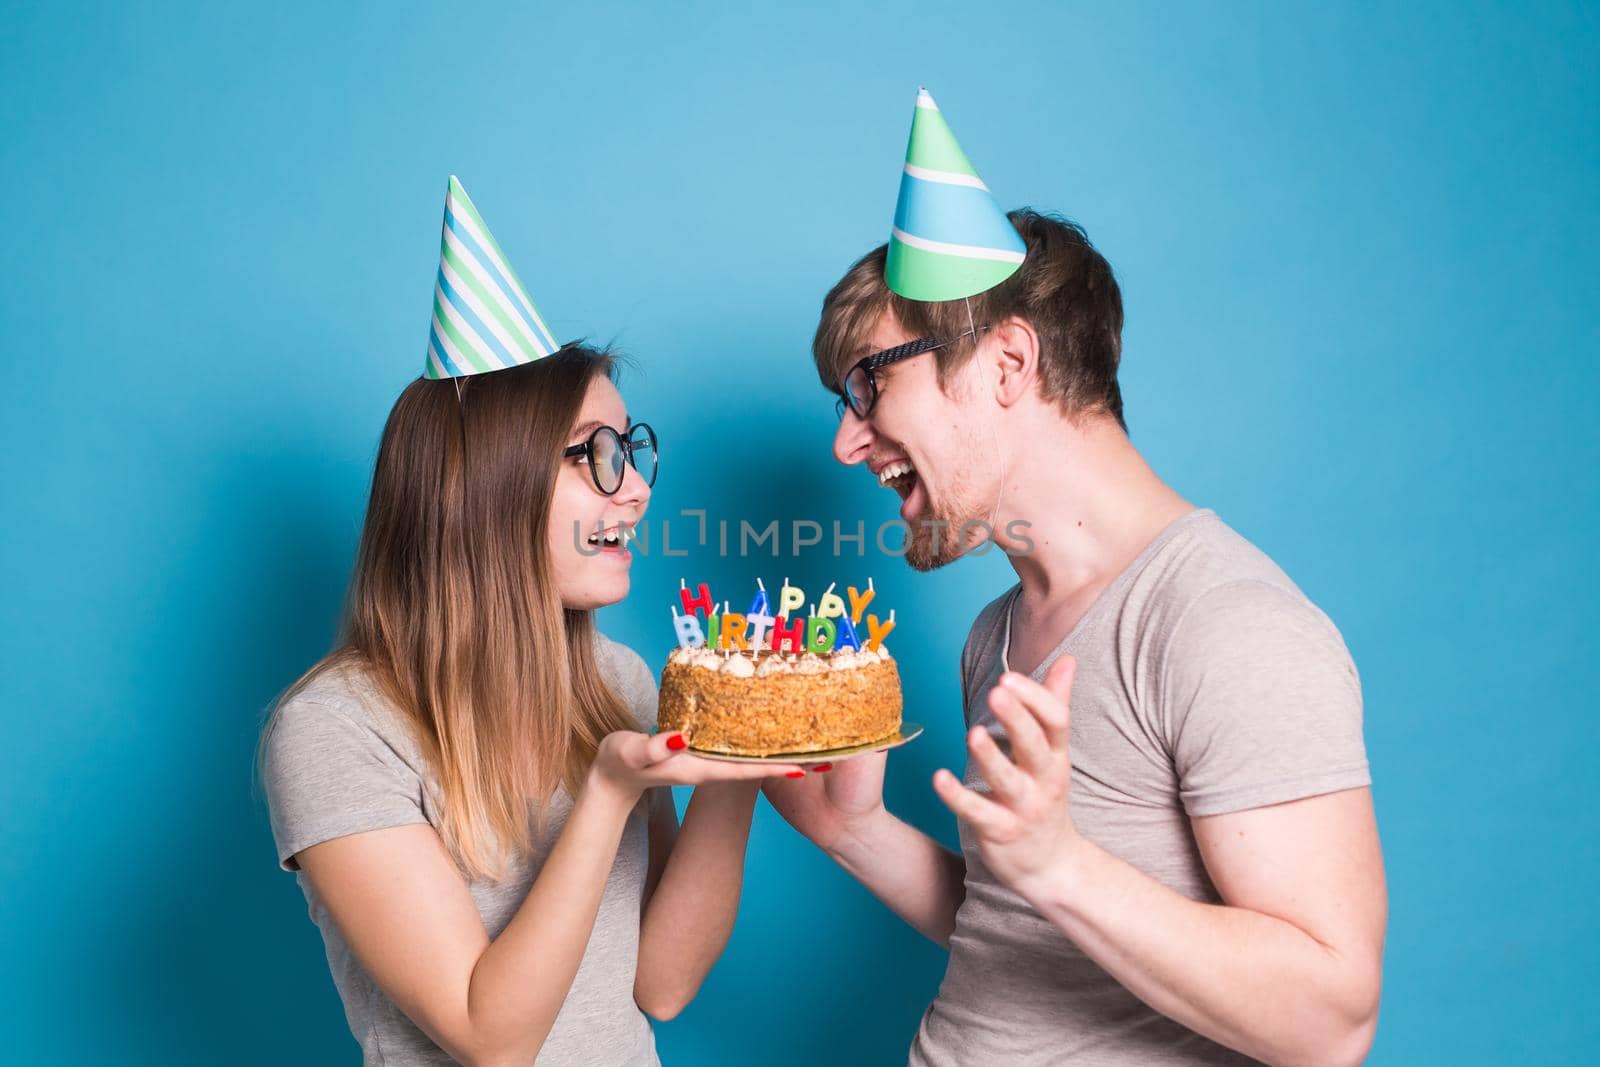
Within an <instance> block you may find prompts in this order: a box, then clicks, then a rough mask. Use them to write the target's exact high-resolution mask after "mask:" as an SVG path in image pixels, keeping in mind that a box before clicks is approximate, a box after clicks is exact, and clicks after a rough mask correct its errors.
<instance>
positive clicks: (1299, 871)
mask: <svg viewBox="0 0 1600 1067" xmlns="http://www.w3.org/2000/svg"><path fill="white" fill-rule="evenodd" d="M1073 666H1074V664H1073V662H1072V660H1071V658H1070V657H1062V659H1061V661H1060V662H1058V663H1057V664H1056V665H1055V666H1054V667H1052V669H1051V671H1050V674H1049V676H1048V677H1047V678H1046V682H1045V685H1044V686H1040V685H1038V684H1037V683H1035V682H1033V681H1032V680H1030V679H1028V678H1025V677H1022V676H1021V675H1016V674H1008V675H1006V677H1005V678H1004V680H1003V682H1002V684H1001V685H1000V686H997V687H996V689H995V690H994V692H993V694H992V695H991V697H990V706H991V708H992V709H993V710H994V714H995V717H996V719H998V720H999V721H1000V723H1001V724H1002V725H1003V726H1005V728H1006V731H1007V735H1008V736H1009V738H1010V739H1011V746H1012V757H1011V759H1007V757H1006V756H1005V755H1003V754H1002V753H1001V752H1000V750H999V747H998V746H997V745H996V743H995V741H994V739H993V738H992V737H991V736H990V735H989V734H988V733H987V732H986V731H984V730H982V729H975V730H974V731H972V733H971V734H970V735H969V737H968V746H969V750H970V753H971V757H972V759H973V761H974V762H975V763H976V765H977V766H978V767H979V768H980V769H981V770H982V772H983V775H984V778H985V780H986V781H987V782H988V783H989V785H990V788H991V792H990V793H988V794H987V795H985V794H981V793H978V792H975V791H973V790H970V789H967V788H965V787H964V786H962V785H961V783H960V782H959V781H957V780H956V778H955V776H954V775H952V774H950V772H948V771H940V772H939V773H938V774H937V775H936V776H935V779H934V787H935V789H936V790H938V792H939V794H940V796H941V797H942V798H943V799H944V800H945V802H946V803H947V804H949V805H950V807H951V808H952V809H953V810H954V811H955V812H956V814H957V815H958V816H959V817H961V818H964V819H967V820H968V821H969V823H970V824H971V826H972V829H973V831H974V833H975V834H976V835H977V838H978V845H979V848H980V850H981V851H982V854H983V856H984V860H985V862H986V863H988V864H989V866H990V867H991V869H993V870H994V872H995V874H996V876H997V877H998V878H1000V880H1001V881H1003V882H1005V883H1006V884H1007V885H1009V886H1011V887H1012V888H1013V889H1015V890H1016V891H1017V892H1018V893H1020V894H1021V895H1022V896H1023V897H1024V898H1025V899H1027V900H1028V902H1029V903H1030V904H1032V905H1033V906H1034V907H1035V908H1036V909H1037V910H1038V911H1039V912H1040V913H1041V914H1043V915H1044V916H1046V917H1047V918H1049V919H1050V921H1051V922H1052V923H1054V924H1055V925H1056V926H1057V927H1058V928H1059V929H1060V930H1061V931H1062V933H1064V934H1065V935H1066V936H1067V937H1068V938H1070V939H1071V940H1072V941H1073V942H1074V943H1075V944H1076V945H1078V947H1079V948H1081V949H1082V950H1083V951H1084V952H1085V953H1086V954H1087V955H1088V956H1089V957H1090V958H1092V959H1093V960H1094V961H1095V962H1096V963H1098V964H1100V966H1102V967H1104V968H1105V969H1106V970H1107V971H1108V972H1109V973H1110V974H1111V975H1113V976H1114V977H1115V978H1116V979H1117V980H1118V981H1120V982H1121V983H1122V984H1123V985H1125V986H1126V987H1127V988H1128V989H1129V990H1131V991H1132V992H1133V993H1134V994H1136V995H1137V996H1139V997H1140V998H1141V999H1142V1000H1144V1001H1145V1002H1146V1003H1148V1004H1149V1005H1150V1006H1151V1007H1153V1008H1155V1009H1156V1010H1157V1011H1160V1012H1161V1013H1162V1014H1164V1015H1167V1016H1170V1017H1171V1018H1173V1019H1176V1020H1177V1021H1178V1022H1181V1023H1183V1024H1184V1025H1185V1026H1188V1027H1189V1028H1191V1029H1193V1030H1196V1031H1198V1032H1199V1033H1202V1034H1205V1035H1206V1036H1207V1037H1210V1038H1212V1039H1213V1040H1215V1041H1218V1042H1220V1043H1222V1044H1224V1045H1227V1046H1229V1047H1230V1048H1234V1049H1237V1050H1239V1051H1241V1052H1244V1053H1245V1054H1247V1055H1250V1056H1253V1057H1255V1058H1257V1059H1261V1060H1265V1061H1266V1062H1268V1063H1274V1064H1296V1065H1298V1064H1308V1065H1322V1064H1336V1065H1343V1064H1354V1063H1359V1062H1361V1060H1362V1058H1363V1057H1364V1056H1365V1055H1366V1052H1367V1049H1368V1048H1369V1047H1370V1045H1371V1042H1372V1035H1373V1032H1374V1030H1375V1028H1376V1021H1377V1009H1378V995H1379V988H1380V982H1381V972H1382V956H1383V937H1384V925H1385V922H1386V917H1387V898H1386V892H1385V888H1384V877H1383V861H1382V856H1381V854H1380V851H1379V847H1378V834H1377V827H1376V821H1375V819H1374V817H1373V811H1372V797H1371V791H1370V790H1368V789H1365V788H1361V789H1349V790H1344V791H1342V792H1338V793H1331V794H1327V795H1325V796H1319V797H1312V798H1308V799H1305V800H1298V801H1293V802H1290V803H1285V804H1278V805H1273V806H1270V807H1264V808H1257V809H1254V810H1250V811H1242V812H1236V813H1233V814H1228V815H1215V816H1208V817H1204V818H1197V819H1194V820H1193V826H1194V830H1195V835H1196V839H1197V841H1198V843H1199V846H1200V850H1201V856H1202V858H1203V859H1204V861H1205V864H1206V868H1207V871H1208V872H1209V874H1210V876H1211V879H1212V881H1213V883H1214V884H1215V885H1216V887H1217V890H1218V892H1219V893H1220V894H1221V896H1222V898H1223V900H1224V901H1225V903H1224V904H1222V905H1212V904H1201V903H1197V902H1195V901H1192V900H1189V899H1188V898H1186V897H1184V896H1183V895H1181V894H1179V893H1177V892H1175V891H1173V890H1172V889H1169V888H1168V887H1166V886H1164V885H1162V884H1161V883H1160V882H1158V881H1156V880H1155V879H1153V878H1151V877H1150V876H1149V875H1146V874H1144V873H1143V872H1141V871H1139V870H1137V869H1136V868H1134V867H1132V866H1131V865H1129V864H1128V863H1126V862H1124V861H1123V860H1121V859H1118V858H1117V857H1115V856H1112V855H1111V854H1110V853H1108V852H1106V851H1104V850H1103V849H1101V848H1099V847H1098V846H1096V845H1094V844H1093V843H1091V842H1089V841H1086V840H1085V839H1083V838H1082V837H1080V836H1078V834H1077V832H1076V830H1075V829H1074V827H1073V825H1072V820H1071V814H1070V809H1069V805H1068V788H1069V784H1070V780H1071V773H1072V764H1071V758H1070V754H1069V751H1068V744H1067V742H1068V737H1069V721H1070V712H1069V711H1068V708H1067V700H1066V698H1067V694H1068V693H1070V692H1071V685H1072V670H1073ZM1013 761H1015V762H1013Z"/></svg>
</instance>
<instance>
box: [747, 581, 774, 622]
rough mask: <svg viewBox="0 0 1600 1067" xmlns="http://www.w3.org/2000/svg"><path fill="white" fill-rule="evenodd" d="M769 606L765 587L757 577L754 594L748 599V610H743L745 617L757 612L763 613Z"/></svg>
mask: <svg viewBox="0 0 1600 1067" xmlns="http://www.w3.org/2000/svg"><path fill="white" fill-rule="evenodd" d="M769 607H770V606H769V605H768V604H767V587H766V586H765V585H763V584H762V583H761V579H760V578H757V579H756V595H755V597H754V598H753V599H752V600H751V601H750V610H749V611H747V612H745V615H746V616H747V617H748V616H751V615H757V614H760V615H765V614H766V613H767V611H768V610H769Z"/></svg>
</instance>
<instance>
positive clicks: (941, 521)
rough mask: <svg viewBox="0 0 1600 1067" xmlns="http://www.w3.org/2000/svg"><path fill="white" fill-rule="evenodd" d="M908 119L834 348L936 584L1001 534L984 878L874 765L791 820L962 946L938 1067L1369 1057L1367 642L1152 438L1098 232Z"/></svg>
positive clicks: (832, 354) (981, 621) (1378, 927)
mask: <svg viewBox="0 0 1600 1067" xmlns="http://www.w3.org/2000/svg"><path fill="white" fill-rule="evenodd" d="M916 114H917V118H916V120H915V123H914V125H913V132H912V139H911V150H910V153H909V155H908V161H907V166H906V176H905V178H904V179H903V181H902V188H901V198H900V209H899V211H898V213H897V216H896V225H895V229H894V231H893V236H892V238H891V241H890V243H889V244H888V245H887V246H884V247H880V248H878V249H876V250H874V251H872V252H870V253H868V254H867V255H866V256H865V257H863V258H862V259H861V260H860V261H859V262H857V263H856V264H855V265H854V266H853V267H851V268H850V270H849V272H848V273H846V275H845V276H844V278H843V279H842V280H841V281H840V282H839V283H838V285H836V286H835V287H834V289H833V290H832V292H830V293H829V294H828V297H827V299H826V300H825V302H824V304H823V312H822V321H821V324H820V325H819V327H818V330H817V337H816V343H815V349H814V354H815V358H816V363H817V370H818V372H819V374H820V376H821V378H822V381H823V383H824V384H825V385H827V386H828V387H829V388H831V389H833V390H834V391H836V392H838V393H840V394H841V405H842V412H841V419H840V424H839V429H838V433H837V434H836V435H835V438H834V443H833V451H834V455H835V456H836V458H838V460H839V461H840V462H841V463H845V464H864V465H865V466H866V467H867V468H868V469H869V470H870V471H871V472H872V473H873V474H874V475H876V476H877V477H878V479H879V481H880V482H882V483H884V484H886V485H888V486H889V487H891V488H893V489H894V490H895V491H896V492H897V493H898V494H899V496H900V497H901V500H902V503H901V506H900V514H901V517H902V518H903V519H904V520H905V521H906V522H907V523H908V524H909V526H910V527H911V530H912V533H911V535H910V537H909V539H908V551H907V554H906V558H907V560H908V561H909V562H910V563H911V565H912V566H913V567H915V568H917V569H918V570H930V569H932V568H934V567H940V566H943V565H944V564H946V563H949V562H951V561H952V560H954V559H956V558H958V557H959V556H961V555H962V554H963V553H964V552H965V551H967V550H968V549H970V548H971V547H972V546H973V545H975V544H977V543H980V542H981V541H983V540H984V539H985V538H986V537H988V536H989V535H988V533H987V531H991V530H992V531H994V533H993V540H994V541H995V542H996V543H997V544H999V545H1000V546H1001V547H1002V548H1003V549H1004V550H1006V552H1007V553H1008V554H1009V555H1010V559H1011V563H1012V565H1013V566H1014V568H1015V569H1016V572H1017V576H1018V578H1019V582H1018V584H1017V585H1016V586H1014V587H1013V588H1012V589H1010V590H1009V591H1007V592H1006V593H1005V594H1004V595H1002V596H1001V597H999V598H998V599H997V600H995V601H994V602H992V603H991V604H989V606H988V607H986V608H985V609H984V610H983V611H982V612H981V613H980V614H979V616H978V619H977V621H976V623H975V624H974V625H973V627H972V630H971V633H970V635H969V637H968V639H967V644H966V648H965V651H964V652H963V654H962V660H961V685H962V694H963V699H964V702H965V712H966V718H967V724H968V727H969V734H968V738H967V747H968V767H967V770H966V774H965V777H964V779H957V778H956V777H955V776H954V775H953V774H951V773H950V772H949V771H940V772H939V773H938V774H937V775H935V776H934V781H933V787H934V789H935V790H936V791H937V792H938V794H939V796H940V797H941V798H942V799H943V800H944V802H945V803H946V804H947V805H948V806H949V807H950V809H951V810H952V811H953V812H954V813H955V814H956V817H957V822H958V826H959V829H960V838H961V846H962V847H961V853H960V854H959V855H957V854H954V853H951V852H949V851H948V850H946V849H944V848H942V847H941V846H940V845H938V844H937V843H936V842H934V841H933V840H932V839H931V838H929V837H928V836H926V835H925V834H923V833H921V832H920V831H918V830H916V829H914V828H913V827H911V826H909V825H907V824H906V823H904V822H902V821H900V820H899V819H897V818H895V817H894V816H893V815H892V814H890V813H889V812H888V811H886V810H885V809H884V806H883V795H882V788H883V773H884V762H885V759H886V757H885V756H884V755H882V754H879V755H876V756H872V757H861V758H858V759H855V760H851V761H848V762H845V763H842V764H841V765H839V766H838V767H837V768H836V769H835V770H834V771H833V772H832V773H830V774H827V775H821V776H818V775H811V776H808V777H807V778H805V779H803V780H799V781H793V782H789V781H785V782H781V783H775V784H772V785H769V786H768V787H767V794H768V796H769V798H770V799H771V800H772V802H773V804H774V805H775V806H776V807H777V808H778V810H779V811H780V812H781V813H782V814H783V815H784V817H785V818H787V819H788V820H789V822H790V823H792V824H793V825H794V826H795V827H796V828H797V829H798V830H799V831H800V832H801V833H803V834H804V835H806V836H807V837H808V838H810V839H811V840H812V841H813V842H815V843H816V844H817V845H818V846H820V847H821V848H823V849H824V850H825V851H826V852H827V853H828V854H829V855H830V856H832V857H833V858H834V859H835V860H837V861H838V862H839V863H840V864H841V865H842V866H843V867H844V868H845V869H846V870H848V871H849V872H850V873H851V874H853V875H854V876H855V877H856V878H858V879H859V880H860V881H861V882H862V883H863V884H864V885H866V886H867V888H868V889H870V890H871V891H872V892H873V893H874V894H876V895H877V896H878V897H879V898H880V899H881V900H883V901H884V903H886V904H887V905H888V906H889V907H890V908H892V909H893V910H894V911H896V912H897V913H898V914H899V915H901V916H902V917H903V918H905V919H906V921H908V922H910V923H911V924H912V925H913V926H915V927H916V928H917V929H918V930H920V931H922V932H923V933H924V934H926V935H927V936H928V937H930V938H932V939H934V940H935V941H938V942H939V943H941V944H944V945H946V946H948V947H949V949H950V961H949V967H948V970H947V971H946V974H945V978H944V982H943V984H942V985H941V987H940V991H939V996H938V999H937V1000H935V1002H934V1003H933V1004H932V1005H931V1006H930V1007H929V1009H928V1011H927V1013H926V1014H925V1015H924V1017H923V1020H922V1024H921V1027H920V1028H919V1030H918V1033H917V1035H916V1039H915V1041H914V1043H913V1045H912V1048H911V1056H910V1060H911V1063H912V1064H914V1065H918V1067H947V1065H948V1067H954V1065H966V1064H1006V1065H1008V1067H1011V1065H1043V1064H1078V1063H1082V1064H1089V1063H1093V1064H1097V1065H1102V1064H1119V1065H1120V1064H1130V1065H1132V1064H1139V1065H1160V1064H1223V1063H1228V1064H1231V1063H1243V1062H1250V1061H1251V1060H1252V1059H1254V1060H1263V1061H1266V1062H1269V1063H1275V1064H1355V1063H1359V1062H1360V1061H1361V1060H1362V1059H1363V1058H1364V1057H1365V1055H1366V1053H1367V1050H1368V1048H1369V1047H1370V1045H1371V1041H1372V1036H1373V1032H1374V1028H1375V1026H1376V1019H1377V1011H1378V997H1379V986H1380V978H1381V970H1382V953H1383V938H1384V926H1385V922H1386V908H1387V905H1386V895H1385V888H1384V876H1383V861H1382V856H1381V853H1380V851H1379V846H1378V835H1377V829H1376V825H1375V821H1374V817H1373V809H1372V799H1371V792H1370V789H1369V785H1370V777H1369V775H1368V770H1367V761H1366V756H1365V750H1364V746H1363V742H1362V737H1361V693H1360V686H1359V682H1358V680H1357V676H1356V671H1355V667H1354V665H1353V664H1352V663H1351V661H1350V657H1349V654H1348V652H1347V651H1346V649H1345V646H1344V643H1343V641H1342V640H1341V639H1340V637H1339V633H1338V631H1337V630H1336V629H1335V628H1334V626H1333V624H1332V623H1331V622H1330V621H1329V620H1328V618H1327V617H1326V616H1325V615H1323V614H1322V612H1321V611H1319V610H1318V609H1317V608H1316V607H1315V606H1314V605H1313V604H1312V603H1311V602H1310V601H1309V600H1308V599H1307V598H1306V597H1305V596H1304V594H1302V593H1301V592H1300V590H1299V589H1298V588H1296V587H1295V585H1294V584H1293V583H1292V582H1291V581H1290V580H1289V578H1288V577H1287V576H1285V575H1284V573H1283V572H1282V571H1281V570H1279V569H1278V568H1277V567H1276V566H1275V565H1274V564H1273V563H1272V561H1271V560H1269V559H1268V558H1267V557H1266V556H1265V555H1264V554H1262V553H1261V552H1260V551H1259V550H1257V549H1256V548H1255V547H1253V546H1252V545H1250V544H1249V543H1248V542H1246V541H1245V540H1244V539H1243V538H1242V537H1240V536H1239V535H1238V534H1236V533H1234V532H1233V531H1232V530H1231V529H1229V528H1228V527H1227V526H1226V525H1225V524H1224V523H1223V522H1222V521H1221V520H1220V519H1219V518H1218V517H1217V516H1216V515H1214V514H1213V513H1211V512H1210V511H1207V510H1197V509H1195V508H1194V507H1192V506H1191V505H1190V504H1189V503H1187V502H1186V501H1184V500H1183V499H1182V498H1181V497H1180V496H1179V495H1178V494H1177V493H1176V492H1174V491H1173V490H1172V489H1171V488H1170V487H1168V486H1167V485H1165V484H1164V483H1163V482H1162V481H1161V479H1160V478H1159V477H1157V476H1156V474H1155V473H1154V472H1153V471H1152V470H1151V469H1150V468H1149V466H1148V465H1147V464H1146V463H1145V461H1144V459H1143V458H1142V457H1141V456H1140V455H1139V453H1138V452H1137V451H1136V450H1135V449H1134V447H1133V445H1132V444H1131V443H1130V442H1129V440H1128V437H1127V433H1126V427H1125V424H1124V422H1123V417H1122V401H1121V396H1120V393H1119V390H1118V385H1117V365H1118V361H1119V358H1120V354H1121V329H1122V304H1121V296H1120V293H1119V291H1118V287H1117V283H1116V280H1115V279H1114V277H1113V275H1112V271H1111V268H1110V266H1109V265H1108V264H1107V263H1106V261H1105V260H1104V259H1103V258H1102V257H1101V256H1100V254H1099V253H1098V252H1096V251H1095V249H1094V248H1093V247H1092V246H1091V245H1090V244H1089V242H1088V240H1087V238H1086V237H1085V236H1084V234H1083V232H1082V231H1081V230H1079V229H1078V228H1076V227H1075V226H1073V225H1071V224H1069V223H1066V222H1063V221H1061V220H1059V219H1056V218H1052V217H1049V216H1045V215H1040V214H1037V213H1034V212H1031V211H1018V212H1013V213H1012V214H1011V215H1010V216H1009V219H1008V218H1007V216H1005V215H1003V214H1001V213H1000V211H999V209H998V208H995V207H993V200H992V199H990V197H989V193H988V191H987V189H986V188H985V187H984V186H983V184H982V182H981V181H979V180H978V178H977V176H976V173H975V172H974V171H973V170H972V168H971V165H970V163H968V162H967V161H966V158H965V156H964V155H962V154H961V151H960V149H959V147H957V146H956V144H955V141H954V138H953V137H952V136H950V134H949V128H948V126H946V125H945V124H944V122H943V119H942V118H941V117H940V116H939V114H938V111H937V109H936V108H935V107H934V105H933V101H932V98H931V97H928V96H927V94H926V93H923V94H921V95H920V96H919V99H918V109H917V113H916ZM980 198H981V199H980ZM984 203H987V204H988V205H989V207H988V208H987V210H988V211H990V212H992V215H993V218H990V219H985V218H984V217H983V214H984V210H985V209H984V206H983V205H984ZM995 220H998V222H996V221H995ZM1008 235H1009V237H1008ZM1024 523H1026V524H1027V525H1023V524H1024Z"/></svg>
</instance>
